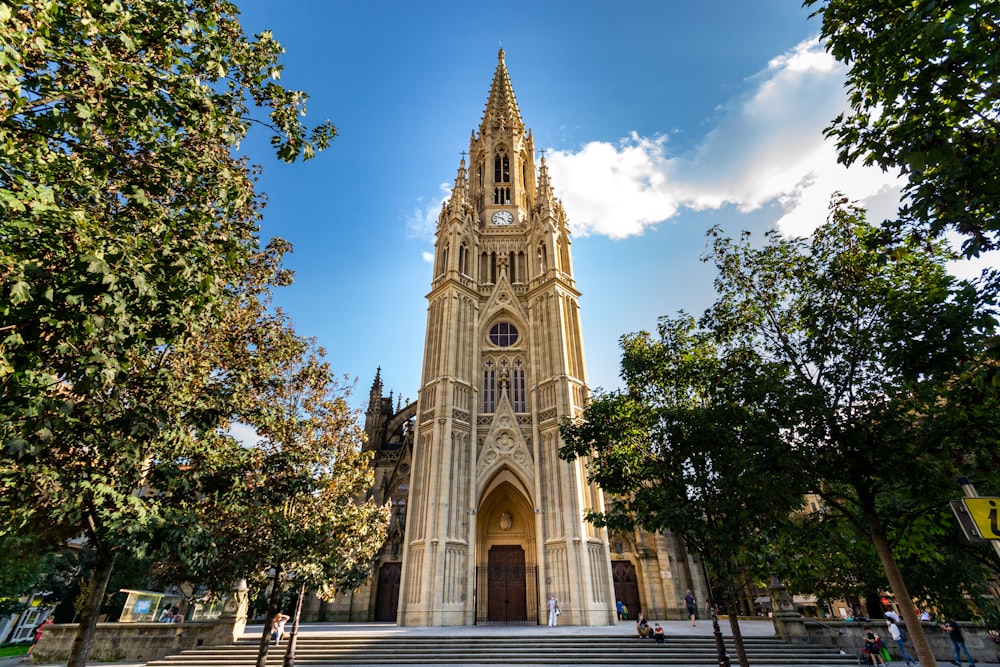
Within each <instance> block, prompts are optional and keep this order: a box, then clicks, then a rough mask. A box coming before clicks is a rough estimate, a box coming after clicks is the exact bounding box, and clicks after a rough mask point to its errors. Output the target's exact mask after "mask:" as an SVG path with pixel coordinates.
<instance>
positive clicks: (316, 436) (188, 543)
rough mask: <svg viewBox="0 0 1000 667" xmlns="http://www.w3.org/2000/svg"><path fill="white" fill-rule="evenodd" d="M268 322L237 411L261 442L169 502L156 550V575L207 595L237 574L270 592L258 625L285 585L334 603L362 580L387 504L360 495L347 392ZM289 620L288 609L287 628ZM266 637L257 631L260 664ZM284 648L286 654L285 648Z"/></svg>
mask: <svg viewBox="0 0 1000 667" xmlns="http://www.w3.org/2000/svg"><path fill="white" fill-rule="evenodd" d="M252 319H255V318H252ZM268 321H269V322H270V324H271V325H272V326H271V327H265V329H266V328H270V329H271V331H270V333H266V334H263V336H265V337H266V338H267V339H269V341H270V342H269V343H268V345H267V346H266V348H257V346H256V345H251V346H250V347H253V348H255V349H266V353H265V354H264V355H263V356H264V359H263V361H265V362H266V363H267V364H269V365H268V366H266V368H267V372H264V373H259V374H258V373H255V374H250V375H249V377H250V378H252V380H251V384H252V385H253V389H252V390H251V391H248V392H247V396H248V397H251V398H252V400H248V401H246V402H245V403H243V407H244V408H245V411H244V412H243V413H242V414H241V415H240V416H241V418H242V419H243V420H244V421H245V423H247V424H248V425H251V426H253V428H254V429H255V430H256V432H257V434H258V435H259V436H260V440H259V441H258V442H256V443H254V444H253V445H251V446H249V447H238V448H235V449H232V450H231V453H232V454H233V456H232V458H230V459H229V460H228V461H225V462H224V465H223V466H218V464H219V463H220V462H222V459H220V458H218V457H216V458H214V459H213V460H212V461H207V460H206V461H205V462H204V463H205V464H206V465H216V466H217V469H216V471H214V472H212V473H211V474H209V475H206V477H215V479H216V483H212V484H210V485H206V486H205V487H203V489H202V490H203V492H202V493H201V494H200V495H197V496H194V495H187V496H186V497H181V498H177V499H176V501H177V502H176V503H175V504H173V505H172V506H173V507H175V508H176V511H177V516H176V518H175V519H174V520H170V521H167V522H165V524H164V530H163V532H162V533H161V534H160V538H159V542H160V544H163V545H164V546H165V549H164V552H163V555H164V569H163V570H161V573H160V576H166V575H167V574H168V573H169V574H170V576H172V577H173V578H174V579H176V580H191V581H198V582H201V583H204V584H207V585H209V586H210V587H212V588H213V589H214V590H217V591H218V590H228V587H229V584H230V583H231V582H232V581H233V580H234V579H237V578H240V577H246V578H248V579H249V580H250V583H251V586H252V587H253V588H258V587H259V588H266V587H270V589H269V596H268V609H267V618H273V616H274V615H275V614H276V613H277V612H278V611H280V608H279V605H280V603H281V600H282V595H283V593H284V590H285V588H286V587H287V586H288V585H292V584H296V585H298V587H299V596H298V599H299V601H300V602H301V599H302V595H303V593H304V591H305V590H306V588H311V589H313V590H316V591H317V592H318V593H319V594H320V596H321V597H323V598H325V599H332V598H333V596H334V595H336V594H337V593H338V592H342V591H346V590H353V589H356V588H357V587H358V586H360V585H361V584H362V583H364V581H366V580H367V578H368V576H369V575H370V573H371V569H372V561H373V559H374V557H375V554H376V553H377V551H378V549H379V548H380V547H381V546H382V544H383V543H384V542H385V538H386V527H387V525H388V520H389V507H388V505H383V506H380V505H377V504H376V503H375V502H374V500H373V499H372V498H371V497H370V491H371V488H372V485H373V484H374V476H373V469H372V467H371V465H370V463H371V461H370V459H371V453H370V452H368V453H363V452H362V451H361V445H362V442H363V438H364V434H363V431H362V429H361V428H360V427H359V426H358V419H357V418H358V415H357V414H356V413H355V412H354V411H352V410H351V409H350V407H349V405H348V397H349V391H348V389H347V388H345V387H342V386H341V384H340V383H338V382H337V381H335V379H334V378H333V377H332V375H331V373H330V369H329V366H328V364H326V363H325V362H323V361H322V350H320V349H317V348H315V347H314V345H313V344H312V343H310V342H309V341H306V340H303V339H301V338H299V337H298V336H296V335H295V334H294V332H292V331H291V330H290V329H289V328H287V327H283V326H282V322H283V317H282V316H281V314H280V313H278V314H276V315H273V316H272V317H271V318H270V319H269V320H268ZM252 335H254V336H259V335H261V334H260V329H258V330H255V331H254V332H252ZM278 350H282V353H280V354H276V353H275V352H276V351H278ZM199 465H201V463H199ZM164 473H165V474H170V475H173V474H176V473H177V471H175V470H171V469H164ZM179 474H181V475H183V474H184V472H180V473H179ZM166 486H168V487H169V488H175V489H176V488H178V487H177V485H175V484H172V483H168V484H167V485H166ZM296 611H298V610H296ZM297 620H298V614H297V613H296V624H295V627H296V628H297ZM269 632H270V625H269V624H267V623H265V627H264V628H263V631H262V634H261V640H260V653H259V657H258V663H259V664H260V665H261V666H263V665H264V662H265V661H266V656H267V650H268V639H269ZM293 634H294V630H293ZM288 651H289V652H290V655H291V656H294V641H293V642H291V643H289V644H288ZM293 660H294V658H292V661H293Z"/></svg>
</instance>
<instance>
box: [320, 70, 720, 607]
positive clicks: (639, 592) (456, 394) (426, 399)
mask: <svg viewBox="0 0 1000 667" xmlns="http://www.w3.org/2000/svg"><path fill="white" fill-rule="evenodd" d="M465 155H467V156H468V162H467V161H466V159H465ZM535 157H536V156H535V145H534V139H533V137H532V133H531V131H530V130H528V129H527V128H526V127H525V124H524V122H523V120H522V118H521V113H520V110H519V109H518V105H517V100H516V98H515V96H514V91H513V87H512V85H511V81H510V77H509V74H508V71H507V65H506V62H505V56H504V52H503V51H502V50H501V51H500V52H499V54H498V62H497V66H496V70H495V72H494V75H493V81H492V85H491V86H490V91H489V95H488V99H487V103H486V109H485V111H484V113H483V116H482V119H481V122H480V125H479V128H478V130H475V131H473V132H472V136H471V138H470V141H469V149H468V153H466V154H463V158H462V160H461V161H460V164H459V166H458V173H457V176H456V178H455V184H454V188H453V190H452V193H451V197H450V198H449V199H448V200H447V201H446V202H445V203H444V205H443V206H442V209H441V212H440V215H439V217H438V225H437V231H436V240H435V258H434V266H433V274H432V277H431V285H430V291H429V293H428V295H427V301H428V306H427V329H426V336H425V346H424V359H423V372H422V376H421V384H420V388H419V393H418V400H417V401H416V402H414V403H407V404H406V405H403V404H402V402H401V401H398V399H397V402H396V405H394V404H393V397H392V394H389V395H388V396H385V395H384V394H385V392H384V390H383V386H382V379H381V373H380V372H377V373H376V376H375V380H374V382H373V383H372V388H371V392H370V395H369V403H368V410H367V413H366V418H365V431H366V433H367V435H368V444H367V447H368V448H369V449H370V450H372V451H373V452H374V453H375V470H376V486H375V489H374V495H375V497H376V498H377V499H378V500H381V501H390V502H391V503H392V506H393V519H392V524H391V526H390V528H389V537H388V540H387V542H386V545H385V548H384V549H383V551H382V553H381V555H380V557H379V560H378V563H377V564H376V567H375V571H374V575H373V578H372V582H371V583H370V584H369V585H367V586H366V587H364V588H362V589H361V590H359V591H356V592H354V593H353V594H347V595H343V596H340V597H339V598H338V600H336V601H335V602H334V603H332V604H326V603H320V602H319V601H317V600H313V601H312V602H311V603H309V604H307V605H306V607H305V609H304V610H303V619H304V620H327V621H366V620H374V621H396V622H397V623H399V624H400V625H406V626H448V625H472V624H476V623H526V624H535V623H545V622H546V621H547V610H546V605H545V602H546V600H547V599H548V596H549V594H552V595H554V596H555V597H556V598H557V599H558V600H559V604H560V607H561V611H562V615H561V616H560V619H559V622H560V623H564V624H572V625H589V626H599V625H606V624H610V623H614V622H616V620H617V619H616V613H615V603H616V600H617V599H618V598H622V599H623V600H625V601H626V603H627V604H628V605H629V606H630V609H631V611H632V615H633V617H634V615H635V614H636V613H637V612H638V610H639V609H640V608H641V609H642V610H643V611H644V612H645V613H646V615H647V616H648V617H650V618H660V619H667V618H671V619H673V618H682V617H683V611H682V609H681V608H682V606H683V603H682V598H683V596H684V593H685V591H686V590H687V589H689V588H690V589H692V590H694V591H695V594H696V596H697V597H698V599H699V600H704V599H705V597H706V587H705V586H704V583H703V582H704V579H703V576H702V570H701V566H700V563H698V562H697V558H694V557H692V556H691V555H689V554H688V553H687V552H686V551H685V549H684V546H683V544H682V543H680V541H679V540H677V539H675V538H674V537H673V536H671V535H661V534H647V533H643V532H639V533H636V534H632V535H610V536H609V535H608V534H607V532H606V531H604V530H602V529H597V528H595V527H594V526H593V525H591V524H589V523H587V522H586V521H584V519H583V516H584V513H585V511H586V510H588V509H596V510H600V509H602V508H603V507H604V503H605V498H604V496H603V494H602V492H601V490H600V489H599V488H597V487H596V486H594V485H592V484H590V483H589V482H588V481H587V471H586V461H582V460H577V461H574V462H566V461H563V460H561V459H560V458H559V456H558V452H559V448H560V447H561V445H562V441H561V439H560V437H559V430H558V429H559V422H560V420H561V419H564V418H567V417H573V416H576V415H579V414H580V413H581V411H582V410H583V407H584V405H585V403H586V401H587V398H588V395H589V389H588V387H587V382H586V376H585V364H584V349H583V339H582V335H581V329H580V304H579V299H580V292H579V291H578V290H577V289H576V286H575V281H574V277H573V265H572V258H571V253H570V246H571V238H570V231H569V226H568V219H567V213H566V211H565V210H564V208H563V205H562V203H561V202H560V201H559V199H557V198H556V196H555V192H554V189H553V184H552V183H551V181H550V178H549V173H548V167H547V166H546V161H545V158H544V157H542V159H541V160H540V161H539V162H538V163H537V165H536V161H535Z"/></svg>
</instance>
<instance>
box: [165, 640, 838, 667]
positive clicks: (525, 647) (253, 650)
mask: <svg viewBox="0 0 1000 667" xmlns="http://www.w3.org/2000/svg"><path fill="white" fill-rule="evenodd" d="M725 643H726V652H727V653H728V655H729V659H730V661H731V662H732V663H733V664H734V665H735V664H737V658H736V648H735V646H734V644H733V642H732V638H730V637H727V638H726V641H725ZM257 646H258V643H257V641H255V640H247V639H245V640H241V641H240V642H237V643H236V644H233V645H231V646H222V647H218V646H217V647H205V648H198V649H193V650H189V651H185V652H183V653H180V654H178V655H174V656H169V657H167V658H164V659H162V660H153V661H150V662H149V663H148V665H149V667H215V666H222V665H234V666H241V665H247V666H252V665H254V664H255V663H256V659H257ZM744 647H745V648H746V651H747V654H748V657H749V659H750V662H751V663H752V664H756V665H802V666H809V665H815V666H821V665H822V666H834V667H839V666H842V665H857V658H856V657H855V656H848V655H840V653H839V652H838V651H837V650H836V649H831V648H825V647H821V646H812V645H808V644H806V645H791V644H786V643H784V642H781V641H780V640H777V639H771V638H760V637H748V638H745V640H744ZM285 650H286V642H282V643H281V644H280V645H279V646H271V647H270V648H269V650H268V658H267V664H268V667H272V666H274V667H279V666H280V665H282V662H283V658H284V654H285ZM295 663H296V665H303V666H309V667H320V666H325V665H330V666H335V665H385V664H395V665H404V664H405V665H472V664H478V665H504V664H509V665H524V664H536V665H557V664H561V665H566V664H574V665H619V664H630V665H653V664H659V665H717V664H718V655H717V653H716V647H715V639H714V638H713V637H704V636H701V637H695V636H692V637H677V636H671V637H669V638H668V639H667V641H666V643H664V644H657V643H655V642H653V641H652V640H645V639H642V640H640V639H638V638H637V637H623V636H621V635H607V636H602V635H590V636H587V635H579V636H552V637H546V636H544V635H542V636H538V635H535V636H517V635H510V636H497V635H490V636H482V637H470V636H467V635H466V636H446V635H441V636H428V635H422V636H406V637H400V636H393V635H381V636H378V635H371V634H359V635H338V636H332V637H331V636H300V637H299V638H298V641H297V642H296V649H295Z"/></svg>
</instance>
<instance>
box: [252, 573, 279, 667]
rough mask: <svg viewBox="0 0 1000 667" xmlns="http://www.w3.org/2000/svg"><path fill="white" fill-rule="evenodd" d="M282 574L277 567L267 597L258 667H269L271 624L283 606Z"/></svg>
mask: <svg viewBox="0 0 1000 667" xmlns="http://www.w3.org/2000/svg"><path fill="white" fill-rule="evenodd" d="M281 572H282V567H281V566H280V565H275V566H274V583H273V584H272V585H271V594H270V595H269V596H268V597H267V616H266V617H265V618H264V631H263V632H262V633H261V635H260V645H259V646H258V647H257V667H267V649H268V647H269V646H270V645H271V623H272V622H273V620H274V617H275V615H277V613H278V605H279V604H281V593H282V589H281ZM278 641H281V637H278Z"/></svg>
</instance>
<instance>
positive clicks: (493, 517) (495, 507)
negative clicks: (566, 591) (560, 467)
mask: <svg viewBox="0 0 1000 667" xmlns="http://www.w3.org/2000/svg"><path fill="white" fill-rule="evenodd" d="M477 518H478V521H477V524H476V623H478V624H488V623H502V624H535V623H537V622H538V583H537V581H538V563H537V558H536V554H537V549H536V544H535V514H534V511H533V510H532V504H531V501H530V500H529V499H528V494H527V491H526V489H525V488H524V485H523V484H522V483H521V481H520V480H519V479H518V478H517V477H516V476H515V475H514V474H513V473H512V472H511V471H510V470H509V469H504V470H501V471H500V472H499V473H498V474H496V475H495V476H494V477H493V480H492V481H491V483H490V484H489V485H488V486H487V488H486V490H485V491H484V493H483V495H482V501H481V502H480V504H479V509H478V511H477Z"/></svg>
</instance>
